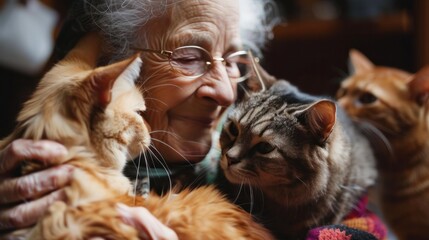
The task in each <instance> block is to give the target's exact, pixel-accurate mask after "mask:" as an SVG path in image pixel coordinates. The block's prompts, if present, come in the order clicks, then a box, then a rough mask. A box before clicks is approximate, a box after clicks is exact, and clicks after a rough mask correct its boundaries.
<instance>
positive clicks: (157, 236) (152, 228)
mask: <svg viewBox="0 0 429 240" xmlns="http://www.w3.org/2000/svg"><path fill="white" fill-rule="evenodd" d="M117 209H118V211H119V213H120V214H121V215H122V218H123V220H124V222H125V223H127V224H129V225H131V226H133V227H135V228H136V229H137V230H138V232H139V237H140V238H144V239H153V240H176V239H177V240H178V239H179V238H178V237H177V234H176V233H175V232H174V231H173V230H172V229H170V228H168V227H167V226H165V225H164V224H162V223H161V222H160V221H159V220H158V219H157V218H155V217H154V216H153V215H152V214H151V213H150V212H149V211H148V210H147V209H146V208H143V207H133V208H130V207H128V206H126V205H124V204H118V205H117Z"/></svg>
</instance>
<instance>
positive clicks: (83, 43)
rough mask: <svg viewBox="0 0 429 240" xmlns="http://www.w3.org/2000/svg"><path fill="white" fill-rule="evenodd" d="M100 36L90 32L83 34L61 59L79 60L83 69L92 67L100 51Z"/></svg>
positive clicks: (95, 63)
mask: <svg viewBox="0 0 429 240" xmlns="http://www.w3.org/2000/svg"><path fill="white" fill-rule="evenodd" d="M101 45H102V44H101V36H100V35H99V34H98V33H95V32H90V33H87V34H85V35H84V36H83V37H82V38H81V39H80V40H79V42H78V43H77V44H76V46H75V47H74V48H73V49H72V50H70V52H69V53H68V54H67V55H66V56H65V57H64V59H63V60H62V61H70V60H79V62H81V63H83V64H82V65H81V66H83V67H86V68H85V70H90V69H94V68H95V67H96V65H97V61H98V57H99V55H100V52H101Z"/></svg>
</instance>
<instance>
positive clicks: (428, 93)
mask: <svg viewBox="0 0 429 240" xmlns="http://www.w3.org/2000/svg"><path fill="white" fill-rule="evenodd" d="M408 89H409V90H410V93H411V97H412V99H413V100H415V101H416V102H417V103H418V104H419V105H424V104H425V103H426V102H427V101H428V99H429V66H426V67H424V68H422V69H421V70H419V71H418V72H417V73H416V74H415V75H414V76H413V78H412V79H411V81H410V82H409V83H408Z"/></svg>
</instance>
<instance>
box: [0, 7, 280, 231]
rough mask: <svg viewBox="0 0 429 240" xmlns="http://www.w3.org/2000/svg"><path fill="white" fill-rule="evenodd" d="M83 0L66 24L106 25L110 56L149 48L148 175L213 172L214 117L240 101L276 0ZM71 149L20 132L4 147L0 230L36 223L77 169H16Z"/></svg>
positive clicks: (145, 78) (145, 53) (145, 52)
mask: <svg viewBox="0 0 429 240" xmlns="http://www.w3.org/2000/svg"><path fill="white" fill-rule="evenodd" d="M82 2H83V5H82V3H81V4H76V8H74V9H73V10H74V11H72V15H71V16H72V18H73V19H74V20H73V21H72V22H73V23H72V24H71V25H70V26H71V27H70V29H69V32H70V30H76V29H78V30H79V31H78V32H85V31H90V30H91V31H92V30H96V31H100V32H101V33H102V34H103V36H104V39H105V43H106V44H105V45H106V48H105V54H104V55H105V57H104V58H103V59H104V60H105V61H107V62H109V61H113V60H116V59H119V58H122V57H124V56H127V55H130V54H132V53H134V52H136V51H142V59H143V67H142V70H141V81H142V82H143V86H144V89H145V91H146V92H145V98H146V102H147V107H148V110H147V112H146V116H145V118H146V120H147V121H148V123H149V125H150V126H151V128H152V138H153V144H154V148H155V149H156V150H154V151H152V152H153V154H154V155H153V156H149V157H150V158H152V159H149V161H147V162H157V163H158V164H155V165H154V166H146V167H147V168H149V169H152V170H154V171H156V172H154V173H151V172H149V175H152V176H155V177H159V176H161V175H163V174H164V173H165V172H164V173H162V172H161V173H160V172H159V170H160V169H163V167H164V165H165V164H166V165H167V167H168V169H169V172H167V174H168V175H170V176H172V177H173V181H174V182H176V181H175V179H182V178H183V176H188V177H189V176H192V178H191V179H190V180H189V181H194V180H195V178H196V177H197V176H198V175H199V174H200V173H199V172H198V171H197V170H199V169H203V171H201V172H207V171H204V169H205V167H204V166H208V165H210V164H211V162H210V161H211V160H213V159H216V153H217V152H216V151H215V150H213V151H210V149H212V145H216V142H213V139H216V135H217V134H216V126H217V124H218V122H219V120H220V118H221V115H222V113H223V112H224V111H225V109H226V108H227V107H228V106H229V105H231V104H232V103H233V102H234V100H235V98H236V95H237V94H236V92H237V86H238V83H239V82H240V81H242V80H244V79H245V78H246V77H247V76H246V72H245V69H246V67H245V66H244V67H243V66H241V65H242V63H245V62H244V61H243V60H245V59H246V58H247V57H248V56H247V52H246V50H247V49H251V50H253V51H254V52H255V53H256V54H259V53H260V51H259V48H260V47H262V46H263V44H264V42H265V40H266V39H267V36H269V35H270V32H269V31H270V29H271V26H272V24H271V23H273V22H272V21H267V20H268V18H267V16H266V14H265V12H266V11H267V10H272V9H271V8H267V4H268V3H269V2H270V1H269V0H260V1H258V0H240V1H223V0H186V1H174V0H163V1H149V0H136V1H123V0H117V1H106V0H97V1H82ZM76 27H79V28H76ZM81 30H83V31H81ZM78 32H76V31H74V32H73V34H72V35H74V36H78V35H79V34H78ZM65 36H67V35H65ZM243 70H244V71H243ZM65 152H66V150H65V148H64V147H63V146H61V145H60V144H58V143H55V142H51V141H47V140H45V141H37V142H33V141H30V140H22V139H20V140H16V141H15V142H13V143H12V144H11V145H9V146H8V147H7V148H6V149H3V150H2V151H1V152H0V176H1V177H0V196H1V197H0V204H1V205H0V206H1V207H0V230H7V229H17V228H22V227H26V226H30V225H32V224H34V222H35V221H36V220H37V218H38V217H39V216H40V215H41V214H42V213H43V212H44V211H45V210H46V208H47V207H48V206H49V205H50V204H51V203H52V202H53V201H56V200H61V199H62V198H63V197H64V194H63V191H62V189H61V188H62V187H64V186H65V185H67V184H68V182H69V181H70V177H71V173H72V169H71V168H70V167H69V166H67V165H64V166H60V167H55V168H49V169H47V170H44V171H41V172H37V173H33V174H30V175H27V176H24V177H19V178H13V177H11V176H12V172H13V171H14V169H15V167H16V166H17V165H18V164H19V162H20V161H22V160H26V159H38V160H40V161H43V162H45V163H46V164H47V165H49V164H50V163H52V162H54V159H55V158H57V157H59V156H61V155H64V154H65ZM152 160H153V161H152ZM146 167H141V168H143V169H144V170H146ZM141 172H142V173H143V172H146V171H141ZM189 172H192V173H193V174H189ZM126 173H127V174H128V175H130V176H131V177H132V176H133V175H136V173H137V172H136V169H135V167H134V166H132V167H130V168H128V169H127V171H126ZM165 175H166V174H165ZM147 177H148V176H143V179H144V180H147ZM155 180H157V179H154V180H153V181H150V183H151V185H152V186H155V187H159V188H160V189H162V188H163V186H164V182H163V181H162V179H158V180H159V181H155ZM143 182H145V181H143ZM146 182H149V181H146ZM177 182H180V181H177ZM181 184H182V185H187V184H188V182H187V181H181ZM41 194H42V195H44V196H43V197H41V198H38V199H34V196H40V195H41ZM136 221H140V222H144V220H143V219H141V218H140V219H137V220H136ZM161 232H162V231H161ZM153 236H156V234H154V235H153Z"/></svg>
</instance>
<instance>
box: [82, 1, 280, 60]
mask: <svg viewBox="0 0 429 240" xmlns="http://www.w3.org/2000/svg"><path fill="white" fill-rule="evenodd" d="M178 1H183V0H84V1H83V2H84V5H83V7H84V9H83V12H84V14H85V16H84V17H81V19H84V21H81V22H87V23H90V25H91V26H92V27H91V28H96V30H98V31H100V32H101V33H102V34H103V35H104V38H105V40H106V42H107V46H106V47H107V49H106V51H107V53H108V54H109V55H110V57H111V58H113V59H115V58H121V57H123V56H124V55H129V54H130V53H131V52H132V50H131V49H130V48H131V47H132V46H135V45H137V46H140V47H146V46H144V45H145V44H147V42H148V39H147V38H146V34H144V31H143V34H142V31H141V29H144V26H145V25H146V23H148V22H149V21H150V20H151V19H154V18H156V17H159V16H162V15H163V14H164V13H165V12H166V11H167V9H168V7H169V6H171V5H172V4H174V3H176V2H178ZM228 1H231V0H228ZM232 1H236V0H232ZM239 1H240V4H239V5H240V34H241V37H242V41H243V45H244V46H245V47H246V48H248V49H251V50H252V51H253V52H254V53H255V54H257V55H258V56H260V55H261V50H262V49H263V47H264V46H265V44H266V42H267V40H269V39H270V38H272V29H273V27H274V26H275V24H277V23H278V22H279V16H278V14H277V8H276V6H275V4H274V2H273V0H239ZM80 14H82V11H80ZM78 22H79V19H78ZM82 25H84V23H81V26H82ZM92 30H94V29H92ZM142 44H143V46H142Z"/></svg>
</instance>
